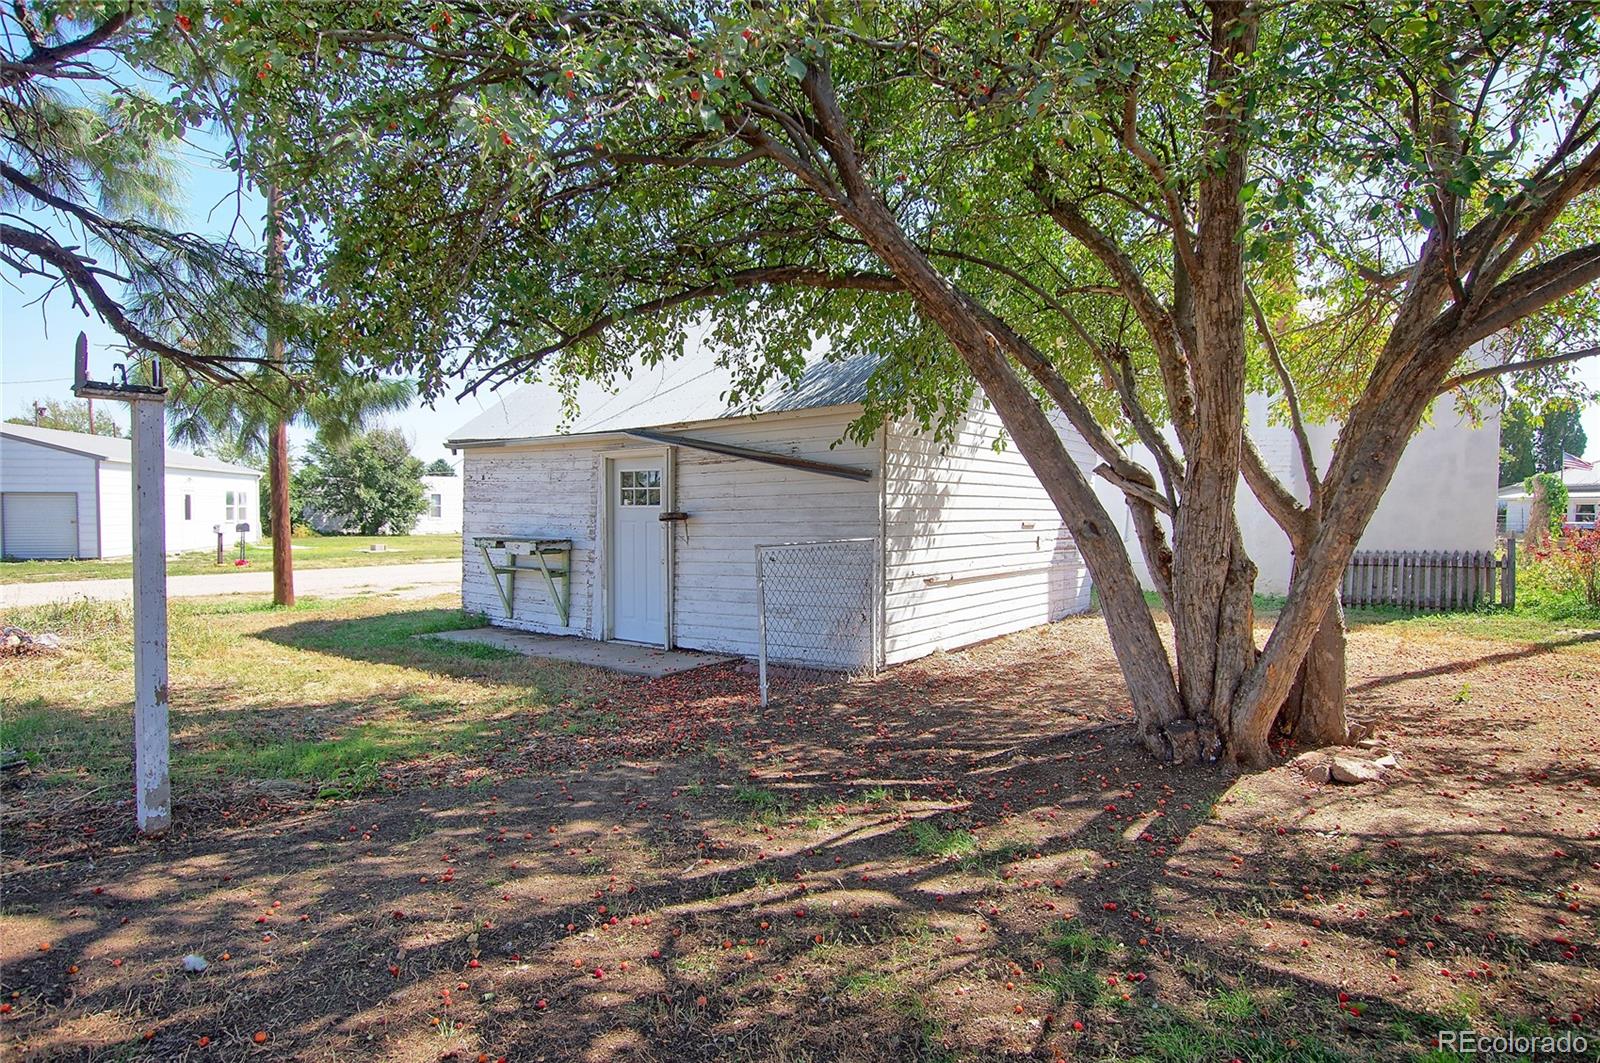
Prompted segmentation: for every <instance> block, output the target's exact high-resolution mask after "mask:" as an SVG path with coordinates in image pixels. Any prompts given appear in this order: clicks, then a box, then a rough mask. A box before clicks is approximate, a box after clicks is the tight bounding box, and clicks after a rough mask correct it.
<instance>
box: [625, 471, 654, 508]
mask: <svg viewBox="0 0 1600 1063" xmlns="http://www.w3.org/2000/svg"><path fill="white" fill-rule="evenodd" d="M617 487H618V492H619V495H620V498H619V501H620V502H621V504H622V505H624V506H659V505H660V504H661V470H660V469H624V470H622V471H621V472H619V473H618V474H617Z"/></svg>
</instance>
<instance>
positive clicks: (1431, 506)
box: [1095, 395, 1500, 594]
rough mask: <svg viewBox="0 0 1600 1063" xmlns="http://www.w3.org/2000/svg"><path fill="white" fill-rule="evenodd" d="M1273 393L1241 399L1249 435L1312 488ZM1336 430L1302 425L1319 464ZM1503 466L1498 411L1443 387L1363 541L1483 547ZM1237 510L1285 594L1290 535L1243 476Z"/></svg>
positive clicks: (1261, 584) (1269, 459) (1490, 533)
mask: <svg viewBox="0 0 1600 1063" xmlns="http://www.w3.org/2000/svg"><path fill="white" fill-rule="evenodd" d="M1270 405H1271V399H1270V398H1269V397H1268V396H1265V395H1252V396H1250V397H1249V398H1248V400H1247V401H1246V415H1247V420H1248V429H1249V432H1250V435H1251V438H1252V439H1254V440H1255V441H1256V446H1257V447H1258V449H1260V451H1261V455H1262V457H1263V458H1265V459H1266V463H1267V466H1268V468H1270V469H1271V470H1272V471H1273V472H1274V473H1275V474H1276V475H1277V477H1278V478H1279V479H1280V480H1281V481H1282V482H1283V483H1284V485H1285V486H1287V487H1289V488H1290V489H1291V490H1292V491H1293V492H1294V494H1295V497H1297V498H1299V499H1300V500H1301V501H1302V502H1303V501H1305V500H1306V498H1307V497H1308V490H1307V484H1306V477H1305V473H1304V471H1303V469H1302V468H1301V462H1300V457H1299V448H1298V446H1297V445H1296V443H1295V440H1294V433H1293V431H1292V430H1291V429H1290V428H1289V427H1288V426H1287V425H1274V424H1272V423H1270V419H1269V417H1268V413H1269V408H1270ZM1338 434H1339V425H1338V424H1337V423H1331V422H1330V423H1326V424H1312V425H1307V426H1306V435H1307V436H1308V437H1309V438H1310V440H1311V449H1312V453H1313V456H1314V457H1315V459H1316V462H1317V471H1318V473H1319V474H1320V473H1323V472H1326V470H1327V463H1328V458H1329V456H1330V455H1331V454H1332V452H1333V444H1334V441H1335V439H1336V438H1337V437H1338ZM1131 453H1132V456H1133V457H1134V458H1135V459H1136V460H1139V461H1142V462H1144V463H1145V464H1146V466H1147V467H1148V468H1151V469H1154V468H1155V463H1154V461H1153V459H1152V456H1151V455H1150V453H1149V451H1148V450H1146V449H1145V448H1144V447H1142V446H1136V447H1133V448H1131ZM1499 475H1500V417H1499V413H1498V411H1488V412H1487V413H1486V415H1484V416H1483V417H1482V418H1481V419H1480V420H1479V421H1478V422H1476V423H1474V422H1473V420H1472V419H1471V418H1470V417H1468V416H1466V415H1464V414H1462V413H1460V412H1458V411H1457V410H1456V408H1455V403H1454V400H1453V399H1452V398H1450V397H1449V396H1445V397H1443V398H1441V399H1439V400H1438V401H1437V402H1435V403H1434V405H1433V410H1432V413H1431V415H1430V418H1429V420H1428V423H1427V424H1426V425H1424V426H1423V427H1422V428H1421V429H1420V430H1419V431H1418V432H1417V433H1416V435H1414V436H1412V437H1411V441H1410V442H1409V443H1408V444H1406V450H1405V454H1404V455H1403V456H1402V457H1401V458H1400V464H1399V465H1398V466H1397V467H1396V469H1395V473H1394V479H1393V480H1392V481H1390V484H1389V488H1388V490H1386V491H1385V492H1384V495H1383V499H1382V501H1380V502H1379V503H1378V509H1377V512H1375V513H1374V514H1373V515H1372V520H1371V522H1370V523H1369V524H1368V525H1367V529H1366V531H1365V532H1364V533H1363V534H1362V536H1361V543H1360V545H1359V546H1358V547H1357V549H1359V550H1463V551H1465V550H1488V549H1491V548H1492V547H1493V546H1494V544H1495V522H1494V518H1493V512H1494V511H1493V509H1492V508H1491V506H1490V502H1491V500H1492V499H1493V498H1494V496H1495V492H1496V490H1497V486H1496V485H1497V484H1498V482H1499ZM1095 489H1096V491H1098V492H1099V493H1100V496H1101V501H1102V502H1103V503H1104V505H1105V506H1106V508H1107V509H1108V510H1109V511H1110V512H1111V513H1112V514H1114V515H1116V516H1117V517H1118V518H1119V519H1120V521H1121V530H1122V533H1123V538H1124V539H1125V540H1126V541H1127V542H1128V543H1129V544H1130V545H1131V551H1132V553H1133V555H1134V565H1135V567H1136V568H1137V569H1138V570H1139V575H1140V578H1141V579H1143V580H1145V582H1146V585H1147V586H1148V585H1149V577H1148V574H1147V572H1146V571H1145V568H1144V563H1143V557H1142V555H1141V554H1140V551H1139V549H1138V546H1137V542H1136V540H1135V539H1134V536H1133V526H1132V522H1131V518H1130V517H1129V515H1128V509H1127V504H1126V501H1125V500H1124V498H1123V496H1122V492H1121V491H1119V490H1117V489H1116V488H1115V487H1113V486H1112V485H1110V484H1107V483H1105V482H1104V481H1103V480H1099V479H1098V478H1097V480H1096V488H1095ZM1236 508H1237V510H1238V514H1239V527H1240V533H1241V534H1242V536H1243V537H1244V545H1245V552H1246V553H1248V554H1249V555H1250V558H1251V560H1253V561H1254V562H1255V563H1256V567H1257V574H1256V592H1257V593H1258V594H1283V593H1285V592H1286V591H1287V590H1288V588H1289V575H1290V568H1291V565H1292V562H1293V557H1292V555H1291V554H1290V551H1289V540H1288V537H1287V536H1285V535H1284V534H1283V530H1282V529H1281V528H1279V527H1278V525H1277V522H1276V521H1274V520H1273V519H1272V518H1271V517H1270V516H1269V515H1268V514H1267V511H1266V510H1265V509H1263V508H1262V507H1261V504H1260V503H1259V502H1257V501H1256V497H1255V495H1254V494H1253V493H1252V492H1251V491H1250V488H1249V487H1247V486H1246V485H1245V483H1244V481H1243V480H1240V482H1239V493H1238V503H1237V507H1236Z"/></svg>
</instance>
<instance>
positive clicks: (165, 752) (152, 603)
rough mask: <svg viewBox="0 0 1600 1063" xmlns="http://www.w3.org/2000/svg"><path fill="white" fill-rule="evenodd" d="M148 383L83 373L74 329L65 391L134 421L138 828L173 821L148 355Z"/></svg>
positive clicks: (159, 478)
mask: <svg viewBox="0 0 1600 1063" xmlns="http://www.w3.org/2000/svg"><path fill="white" fill-rule="evenodd" d="M150 366H151V369H150V382H149V383H148V384H134V383H129V382H128V379H127V371H126V370H125V369H123V367H122V366H117V369H119V370H122V380H121V381H120V382H115V383H105V382H101V381H94V380H90V379H89V337H88V336H86V335H84V334H83V333H81V332H80V333H78V348H77V351H76V361H75V364H74V367H73V376H72V381H73V382H72V393H73V394H74V395H76V396H77V397H78V398H80V399H88V398H93V397H99V398H103V399H117V400H120V401H122V402H126V403H127V404H128V405H129V406H130V407H131V408H132V420H133V801H134V816H135V819H136V821H137V823H138V826H139V830H140V831H142V832H143V833H145V834H152V835H156V834H162V833H165V832H166V830H167V828H168V827H170V826H171V825H172V783H171V775H170V769H169V757H170V748H171V744H170V739H169V731H168V721H167V716H168V708H169V706H168V695H167V506H166V494H167V460H166V449H167V408H166V401H167V389H166V388H165V387H163V386H162V384H161V363H160V362H159V361H157V360H155V359H153V358H152V360H151V363H150Z"/></svg>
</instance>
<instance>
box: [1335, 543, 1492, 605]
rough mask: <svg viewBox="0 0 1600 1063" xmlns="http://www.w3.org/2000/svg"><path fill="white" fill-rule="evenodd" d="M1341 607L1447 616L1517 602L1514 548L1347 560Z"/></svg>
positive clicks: (1375, 553) (1383, 553)
mask: <svg viewBox="0 0 1600 1063" xmlns="http://www.w3.org/2000/svg"><path fill="white" fill-rule="evenodd" d="M1342 592H1343V598H1344V604H1345V605H1347V606H1363V605H1390V606H1398V607H1399V608H1401V609H1412V610H1416V611H1418V612H1450V611H1453V610H1458V609H1479V608H1483V607H1485V606H1491V605H1500V606H1505V607H1507V608H1509V607H1511V606H1513V605H1515V604H1516V600H1517V546H1516V542H1515V540H1512V539H1507V540H1506V544H1505V549H1504V550H1503V551H1497V550H1367V551H1363V552H1360V553H1357V554H1356V555H1355V556H1353V557H1352V558H1351V559H1350V564H1349V566H1348V567H1347V568H1346V569H1345V570H1344V584H1343V587H1342Z"/></svg>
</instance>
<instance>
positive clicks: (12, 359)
mask: <svg viewBox="0 0 1600 1063" xmlns="http://www.w3.org/2000/svg"><path fill="white" fill-rule="evenodd" d="M217 160H218V156H217V154H216V153H215V151H213V150H211V149H210V148H209V147H208V145H207V144H206V142H205V141H204V139H203V138H202V139H200V140H198V141H194V142H191V143H190V144H189V145H187V146H186V147H185V149H184V150H183V152H182V153H181V157H180V161H181V162H182V164H183V166H184V178H183V186H184V191H185V195H186V201H185V202H184V203H182V204H180V205H179V206H180V208H181V209H182V210H183V212H184V214H185V217H186V219H187V224H188V226H189V228H191V229H192V230H193V231H195V232H198V233H203V234H206V235H221V234H223V233H225V232H227V231H228V230H229V229H230V227H233V226H234V225H235V224H238V225H239V228H238V229H237V230H236V238H237V239H238V240H240V242H243V243H250V244H252V245H253V244H255V243H256V242H257V241H258V239H259V233H260V229H261V216H262V202H261V199H260V197H258V196H256V195H254V194H253V193H249V192H247V193H246V194H245V196H244V197H243V199H242V200H241V198H240V197H239V195H238V194H237V189H236V184H235V179H234V175H233V174H232V173H231V172H230V171H229V170H227V169H226V168H225V167H223V166H221V165H220V164H219V163H218V161H217ZM41 220H43V219H41ZM45 290H46V286H45V285H44V284H43V283H42V282H41V281H40V280H39V279H38V278H21V279H18V278H15V277H13V276H11V274H10V272H9V271H6V272H3V273H0V417H11V416H14V415H18V414H26V413H28V412H29V410H30V408H31V405H32V403H33V402H34V401H35V400H39V399H50V398H54V399H70V398H71V374H72V365H71V352H72V345H73V342H74V341H75V340H76V338H77V335H78V333H79V332H80V331H82V332H86V333H88V335H89V343H90V369H91V373H92V375H95V376H100V377H102V378H104V375H105V374H107V373H108V372H109V370H110V366H111V364H112V363H113V362H115V361H117V360H118V357H117V354H116V346H117V345H116V337H115V335H114V334H113V333H112V332H111V330H110V329H108V328H106V327H105V326H104V325H101V324H100V323H99V321H98V320H96V319H94V318H92V317H88V316H85V315H84V314H83V313H82V312H81V311H79V310H78V309H77V308H75V307H74V306H72V304H71V301H70V299H69V298H68V297H67V296H66V295H65V294H64V293H63V292H56V293H55V294H53V295H52V296H50V298H49V299H48V300H46V301H44V302H42V303H41V302H40V301H39V300H40V297H41V296H42V295H43V294H44V292H45ZM1579 374H1580V376H1581V377H1582V378H1583V379H1584V380H1585V381H1586V382H1587V383H1588V385H1589V386H1590V387H1591V388H1593V389H1596V390H1600V358H1592V359H1588V360H1587V361H1585V362H1583V363H1581V365H1580V368H1579ZM493 401H494V400H493V398H492V397H477V396H475V397H472V398H469V399H467V400H466V401H465V402H464V403H460V404H458V403H456V402H455V401H454V400H453V399H452V398H451V397H449V396H448V395H447V396H445V397H442V398H440V399H439V400H437V403H436V404H435V406H434V407H433V408H429V407H427V406H424V405H422V404H421V403H417V404H416V405H414V406H413V407H412V409H410V410H409V411H407V412H406V413H404V414H401V415H395V416H391V417H389V418H387V422H386V423H388V424H390V425H392V426H394V427H397V428H400V429H401V430H403V431H404V432H405V433H406V434H407V435H408V436H409V437H410V438H411V440H412V449H413V450H414V451H415V452H416V454H417V456H418V457H420V458H422V459H423V460H425V461H432V460H433V459H434V458H438V457H449V456H450V455H449V452H448V451H447V450H446V449H445V448H444V440H445V439H446V438H447V437H448V436H449V435H450V433H451V432H452V431H454V430H455V429H456V428H459V427H460V426H462V425H464V424H465V423H466V422H467V421H469V420H471V419H472V418H473V417H475V416H476V415H477V414H478V413H480V412H481V411H482V410H483V409H485V408H486V407H488V406H490V405H492V404H493ZM115 405H117V404H114V403H102V404H99V405H97V407H96V411H95V412H96V416H100V415H101V413H102V410H103V408H104V407H105V406H115ZM110 412H111V414H112V416H114V417H116V418H117V419H118V420H119V421H120V422H121V423H122V424H124V425H126V424H127V413H126V411H125V410H113V411H110ZM1583 423H1584V430H1585V431H1586V432H1587V433H1588V437H1589V446H1588V448H1587V451H1586V453H1587V455H1588V456H1589V457H1590V458H1591V459H1593V458H1595V457H1596V456H1600V404H1596V405H1591V406H1590V407H1589V408H1588V409H1587V410H1586V411H1585V413H1584V419H1583ZM307 441H308V440H307V434H306V433H305V431H304V430H295V431H294V432H293V433H292V435H291V442H292V445H293V446H294V447H295V448H296V449H297V450H299V449H302V448H303V447H304V446H305V444H306V442H307Z"/></svg>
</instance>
